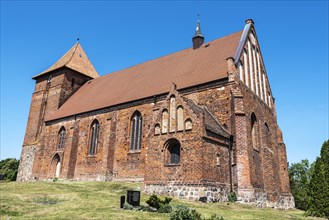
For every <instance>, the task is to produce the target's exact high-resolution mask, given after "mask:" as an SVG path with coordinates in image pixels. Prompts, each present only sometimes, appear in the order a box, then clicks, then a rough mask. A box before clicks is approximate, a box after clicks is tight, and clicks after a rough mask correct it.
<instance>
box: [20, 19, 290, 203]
mask: <svg viewBox="0 0 329 220" xmlns="http://www.w3.org/2000/svg"><path fill="white" fill-rule="evenodd" d="M192 42H193V47H191V48H188V49H185V50H182V51H179V52H176V53H173V54H170V55H167V56H163V57H160V58H157V59H154V60H151V61H148V62H145V63H141V64H139V65H136V66H132V67H129V68H127V69H123V70H120V71H118V72H114V73H111V74H107V75H104V76H99V75H98V73H97V71H96V70H95V68H94V67H93V65H92V63H91V62H90V61H89V59H88V57H87V55H86V54H85V52H84V51H83V49H82V47H81V45H80V44H79V43H76V44H75V45H74V46H73V47H72V48H71V49H70V50H69V51H68V52H67V53H66V54H65V55H64V56H62V57H61V58H60V59H59V60H58V61H57V62H56V63H55V64H54V65H53V66H51V67H50V68H49V69H47V70H45V71H44V72H42V73H40V74H38V75H36V76H34V77H33V79H34V80H35V81H36V85H35V90H34V92H33V94H32V102H31V107H30V113H29V118H28V123H27V128H26V134H25V139H24V143H23V148H22V154H21V163H20V167H19V173H18V181H38V180H45V179H50V178H60V179H74V180H91V181H94V180H98V181H142V182H143V183H144V191H146V192H148V193H153V192H155V193H158V194H165V195H170V196H176V197H181V198H187V199H196V200H198V199H199V198H200V197H207V200H208V201H227V195H228V193H229V192H232V191H234V192H236V193H237V197H238V201H241V202H254V203H256V204H257V205H258V206H261V207H264V206H269V207H276V208H292V207H294V200H293V197H292V195H291V194H290V186H289V177H288V165H287V156H286V147H285V144H284V142H283V138H282V133H281V130H280V128H279V126H278V124H277V119H276V110H275V102H274V98H273V94H272V91H271V87H270V83H269V81H268V77H267V72H266V69H265V66H264V62H263V59H262V53H261V48H260V45H259V42H258V40H257V35H256V31H255V27H254V23H253V21H252V20H251V19H248V20H247V21H246V23H245V27H244V29H243V30H241V31H239V32H236V33H233V34H230V35H227V36H225V37H222V38H219V39H216V40H213V41H211V42H207V43H204V37H203V35H202V33H201V29H200V23H199V22H198V24H197V29H196V32H195V36H194V37H193V38H192Z"/></svg>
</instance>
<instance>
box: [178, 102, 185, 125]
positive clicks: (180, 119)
mask: <svg viewBox="0 0 329 220" xmlns="http://www.w3.org/2000/svg"><path fill="white" fill-rule="evenodd" d="M183 114H184V109H183V106H181V105H180V106H178V108H177V130H178V131H182V130H183V129H184V115H183Z"/></svg>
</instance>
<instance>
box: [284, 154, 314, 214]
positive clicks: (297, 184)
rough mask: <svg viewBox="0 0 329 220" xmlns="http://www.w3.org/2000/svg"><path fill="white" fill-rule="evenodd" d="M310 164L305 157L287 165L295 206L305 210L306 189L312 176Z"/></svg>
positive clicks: (306, 204)
mask: <svg viewBox="0 0 329 220" xmlns="http://www.w3.org/2000/svg"><path fill="white" fill-rule="evenodd" d="M312 165H313V164H311V165H310V164H309V161H308V160H307V159H305V160H301V162H299V163H293V164H292V165H291V166H289V179H290V189H291V193H292V195H293V196H294V198H295V205H296V208H298V209H301V210H307V207H308V203H307V201H308V198H307V190H308V186H309V183H310V179H311V176H312V170H313V169H312Z"/></svg>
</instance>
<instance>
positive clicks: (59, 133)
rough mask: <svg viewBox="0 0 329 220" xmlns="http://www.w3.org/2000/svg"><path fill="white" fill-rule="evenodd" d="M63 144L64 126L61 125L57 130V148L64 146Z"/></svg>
mask: <svg viewBox="0 0 329 220" xmlns="http://www.w3.org/2000/svg"><path fill="white" fill-rule="evenodd" d="M64 146H65V128H64V127H61V129H60V130H59V132H58V145H57V147H58V148H64Z"/></svg>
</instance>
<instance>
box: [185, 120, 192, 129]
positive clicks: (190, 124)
mask: <svg viewBox="0 0 329 220" xmlns="http://www.w3.org/2000/svg"><path fill="white" fill-rule="evenodd" d="M191 129H192V120H191V119H190V118H188V119H186V121H185V130H191Z"/></svg>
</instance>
